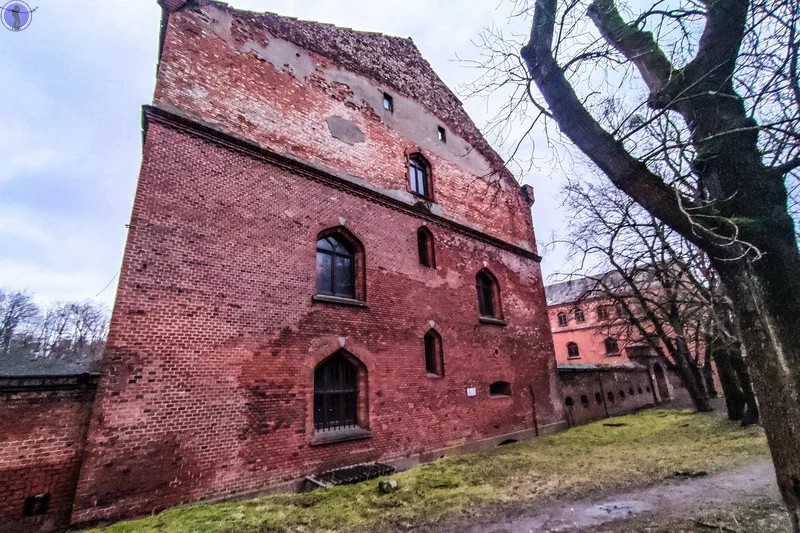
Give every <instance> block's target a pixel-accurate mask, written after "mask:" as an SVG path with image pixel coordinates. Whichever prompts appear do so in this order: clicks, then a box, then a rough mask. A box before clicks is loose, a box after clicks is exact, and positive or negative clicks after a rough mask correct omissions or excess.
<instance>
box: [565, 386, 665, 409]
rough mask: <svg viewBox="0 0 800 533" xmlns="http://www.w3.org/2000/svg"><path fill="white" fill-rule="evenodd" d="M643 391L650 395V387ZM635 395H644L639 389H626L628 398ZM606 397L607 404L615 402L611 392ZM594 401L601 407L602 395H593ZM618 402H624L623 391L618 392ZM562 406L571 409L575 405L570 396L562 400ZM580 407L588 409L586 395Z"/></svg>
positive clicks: (582, 397)
mask: <svg viewBox="0 0 800 533" xmlns="http://www.w3.org/2000/svg"><path fill="white" fill-rule="evenodd" d="M645 390H646V391H647V393H648V394H650V387H645ZM637 393H638V394H644V391H642V388H641V387H637V388H636V390H635V391H634V390H633V387H630V388H629V389H628V395H629V396H630V397H633V396H636V394H637ZM607 397H608V403H614V402H615V401H616V398H615V396H614V393H613V392H611V391H609V392H608V396H607ZM594 401H595V403H596V404H597V405H603V395H602V394H600V393H599V392H598V393H595V395H594ZM619 401H621V402H624V401H625V391H624V390H620V391H619ZM564 404H565V405H566V406H567V407H573V406H574V405H575V400H573V399H572V396H567V397H566V399H565V400H564ZM581 405H583V407H584V408H587V409H588V408H589V397H588V396H587V395H585V394H584V395H583V396H581Z"/></svg>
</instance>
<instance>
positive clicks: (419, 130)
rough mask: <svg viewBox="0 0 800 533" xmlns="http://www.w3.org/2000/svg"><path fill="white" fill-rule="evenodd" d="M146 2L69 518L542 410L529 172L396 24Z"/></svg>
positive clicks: (503, 428) (442, 448) (124, 509)
mask: <svg viewBox="0 0 800 533" xmlns="http://www.w3.org/2000/svg"><path fill="white" fill-rule="evenodd" d="M163 5H164V23H163V28H162V46H161V52H160V63H159V67H158V77H157V83H156V89H155V97H154V101H153V105H152V106H148V107H146V108H145V109H144V117H143V122H144V149H143V150H144V153H143V162H142V169H141V174H140V179H139V185H138V190H137V194H136V200H135V203H134V207H133V214H132V218H131V226H130V233H129V236H128V242H127V247H126V251H125V257H124V261H123V266H122V271H121V275H120V283H119V290H118V294H117V300H116V305H115V309H114V314H113V318H112V322H111V329H110V335H109V338H108V343H107V348H106V352H105V355H104V360H103V365H102V371H101V374H102V377H101V379H100V382H99V385H98V389H97V399H96V402H95V406H94V410H93V414H92V419H91V423H90V426H89V432H88V437H87V443H86V451H85V454H84V459H83V465H82V468H81V471H80V478H79V480H78V484H77V492H76V495H75V502H74V508H73V513H72V521H73V522H74V523H84V522H88V521H94V520H104V519H119V518H123V517H130V516H135V515H141V514H146V513H151V512H153V511H157V510H160V509H164V508H166V507H170V506H173V505H177V504H181V503H186V502H192V501H198V500H208V499H216V498H227V497H232V496H238V495H244V494H250V493H258V492H261V491H264V490H266V489H268V488H269V487H273V486H275V485H277V484H281V483H286V484H292V483H294V482H296V481H297V480H298V479H301V478H302V477H303V476H305V475H308V474H311V473H314V472H319V471H324V470H328V469H332V468H336V467H341V466H345V465H351V464H357V463H363V462H369V461H377V460H380V461H382V462H391V463H393V464H396V465H397V466H399V467H405V466H408V465H411V464H414V463H415V462H419V461H424V460H429V459H433V458H437V457H439V456H442V455H445V454H446V453H449V452H450V451H454V450H458V449H463V448H464V447H477V446H481V445H494V444H496V443H498V442H500V441H501V440H506V439H510V438H523V437H528V436H532V435H534V434H540V433H543V432H551V431H555V430H556V429H559V428H561V427H563V425H564V422H563V421H564V412H563V409H562V398H561V394H560V390H559V386H558V383H557V378H556V372H555V366H556V363H555V358H554V357H553V346H552V341H551V336H550V327H549V324H548V316H547V306H546V303H545V295H544V287H543V284H542V277H541V272H540V267H539V260H540V258H539V256H538V255H537V251H536V243H535V238H534V233H533V227H532V222H531V205H532V203H533V194H532V190H530V188H529V187H520V186H519V185H518V183H517V182H516V181H515V179H514V177H513V176H512V175H511V174H510V173H509V172H508V171H507V170H505V168H504V165H503V162H502V161H501V159H500V158H499V157H498V155H497V154H496V153H495V152H494V151H493V150H492V149H491V148H490V147H489V145H488V144H487V143H486V141H485V140H484V139H483V138H482V137H481V135H480V133H479V131H478V129H477V128H476V127H475V125H474V124H473V123H472V121H471V120H470V119H469V117H468V116H467V115H466V113H465V112H464V110H463V108H462V106H461V104H460V102H459V101H458V99H457V98H456V97H455V96H454V95H453V93H452V92H450V90H449V89H448V88H447V87H446V86H445V85H444V84H443V82H442V81H441V80H440V79H439V78H438V77H437V76H436V74H435V73H434V72H433V71H432V69H431V67H430V66H429V65H428V63H427V62H426V61H425V60H424V59H423V58H422V56H421V55H420V53H419V51H418V50H417V49H416V47H415V46H414V44H413V43H412V41H411V40H410V39H402V38H396V37H389V36H385V35H381V34H376V33H364V32H357V31H353V30H349V29H343V28H337V27H334V26H330V25H326V24H320V23H314V22H303V21H298V20H295V19H289V18H283V17H279V16H277V15H272V14H256V13H251V12H245V11H237V10H234V9H232V8H230V7H228V6H227V5H225V4H221V3H216V2H212V1H210V0H194V1H191V2H183V1H177V0H171V1H164V2H163Z"/></svg>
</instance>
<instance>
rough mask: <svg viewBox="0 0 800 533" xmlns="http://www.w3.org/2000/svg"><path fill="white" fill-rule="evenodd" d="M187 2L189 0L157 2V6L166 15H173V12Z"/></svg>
mask: <svg viewBox="0 0 800 533" xmlns="http://www.w3.org/2000/svg"><path fill="white" fill-rule="evenodd" d="M188 2H189V0H158V4H159V5H160V6H161V7H162V9H164V11H166V12H167V13H174V12H175V11H178V10H179V9H181V8H182V7H183V6H185V5H186V4H187V3H188Z"/></svg>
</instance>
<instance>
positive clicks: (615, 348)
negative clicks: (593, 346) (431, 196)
mask: <svg viewBox="0 0 800 533" xmlns="http://www.w3.org/2000/svg"><path fill="white" fill-rule="evenodd" d="M603 345H604V347H605V349H606V356H608V357H616V356H618V355H620V351H619V343H618V342H617V339H615V338H613V337H608V338H606V339H605V340H604V341H603ZM567 357H569V358H570V359H580V357H581V352H580V350H579V349H578V345H577V344H576V343H574V342H568V343H567Z"/></svg>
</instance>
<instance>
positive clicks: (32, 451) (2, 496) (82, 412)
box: [0, 389, 94, 533]
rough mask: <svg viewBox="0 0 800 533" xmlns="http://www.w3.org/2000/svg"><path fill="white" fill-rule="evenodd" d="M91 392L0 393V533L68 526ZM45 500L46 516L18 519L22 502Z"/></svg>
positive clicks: (92, 396)
mask: <svg viewBox="0 0 800 533" xmlns="http://www.w3.org/2000/svg"><path fill="white" fill-rule="evenodd" d="M93 398H94V389H86V390H76V391H49V392H48V391H35V390H34V391H26V392H0V531H3V533H15V532H19V533H23V532H25V533H28V532H31V531H37V530H39V528H42V527H58V526H66V525H67V524H69V517H70V512H71V510H72V501H73V496H74V493H75V484H76V482H77V478H78V471H79V468H80V461H81V457H82V451H83V444H84V439H85V434H86V429H87V427H88V425H89V416H90V413H91V408H92V400H93ZM45 493H49V494H50V505H49V512H48V513H47V514H45V515H41V516H32V517H23V506H24V503H25V498H27V497H30V496H35V495H37V494H45Z"/></svg>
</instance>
